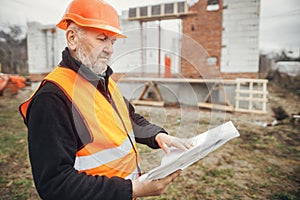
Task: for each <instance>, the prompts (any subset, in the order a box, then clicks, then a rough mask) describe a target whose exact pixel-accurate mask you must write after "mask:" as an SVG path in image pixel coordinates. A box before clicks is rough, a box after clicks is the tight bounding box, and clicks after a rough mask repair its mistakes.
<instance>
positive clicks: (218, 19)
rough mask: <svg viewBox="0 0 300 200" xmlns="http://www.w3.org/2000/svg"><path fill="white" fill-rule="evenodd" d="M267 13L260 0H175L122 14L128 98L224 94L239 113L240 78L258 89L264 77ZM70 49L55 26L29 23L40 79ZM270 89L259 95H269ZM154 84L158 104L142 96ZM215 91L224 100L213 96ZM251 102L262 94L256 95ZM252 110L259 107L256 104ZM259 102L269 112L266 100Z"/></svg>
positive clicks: (119, 62)
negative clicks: (262, 34)
mask: <svg viewBox="0 0 300 200" xmlns="http://www.w3.org/2000/svg"><path fill="white" fill-rule="evenodd" d="M259 13H260V0H243V1H238V0H205V1H195V0H194V1H174V2H172V1H168V2H167V3H163V4H158V5H147V6H141V7H133V8H129V10H126V11H123V12H122V15H121V16H120V23H121V29H122V31H123V32H124V34H125V35H127V36H128V38H126V39H120V40H118V41H117V42H116V43H115V45H114V54H113V57H112V59H111V66H112V68H113V70H114V72H115V73H114V78H115V79H118V80H119V84H120V87H121V89H122V90H123V92H124V94H125V96H126V97H127V98H129V99H138V100H139V101H137V102H136V103H141V102H144V103H146V102H150V103H148V104H151V105H164V103H165V102H174V101H176V102H179V103H185V104H191V105H195V102H196V103H197V102H199V101H204V102H206V103H207V102H208V100H209V99H210V102H209V103H212V100H211V99H212V98H216V99H218V101H219V100H221V101H223V102H225V103H226V105H225V109H227V108H228V109H229V110H233V107H231V104H230V102H231V103H233V102H234V101H235V102H236V101H237V99H239V97H237V94H236V93H235V88H236V79H237V78H247V79H251V80H250V82H249V80H246V82H247V83H246V84H247V86H249V89H250V90H253V88H255V87H256V83H257V82H253V81H252V79H256V78H258V70H259V66H258V65H259V44H258V40H259ZM171 25H172V26H171ZM170 27H171V28H170ZM65 46H66V43H65V41H64V32H62V31H60V30H58V29H56V28H55V26H54V25H53V26H43V25H40V24H37V23H29V24H28V58H29V72H30V75H31V77H32V80H39V79H40V78H41V77H42V76H43V75H45V74H46V73H48V72H50V71H51V70H52V69H53V68H54V67H55V66H56V65H57V63H58V62H59V60H60V56H61V51H62V50H63V48H64V47H65ZM40 75H42V76H40ZM141 77H142V78H141ZM225 79H226V80H225ZM244 81H245V80H244ZM242 82H243V81H242ZM242 82H241V83H242ZM145 83H147V84H146V85H145ZM263 83H264V84H265V81H263ZM158 84H159V85H158ZM221 84H222V85H224V84H225V85H226V84H228V85H231V86H228V87H227V89H226V90H227V93H228V94H230V95H227V96H230V97H231V98H228V97H227V96H226V95H225V96H224V95H223V94H222V95H221V96H222V97H220V94H219V91H220V89H221V90H223V92H224V87H223V86H222V87H220V85H221ZM257 84H258V85H261V84H262V83H257ZM254 85H255V86H254ZM264 87H266V86H262V88H263V89H262V91H261V92H258V93H259V95H261V96H263V97H265V96H266V94H265V93H266V88H264ZM149 88H152V93H153V94H154V96H156V100H155V101H156V103H155V102H153V101H152V102H151V101H142V100H143V99H146V98H145V95H146V96H147V95H149V94H148V93H149V91H148V89H149ZM212 88H215V90H216V93H217V97H213V94H212V90H214V89H212ZM229 88H231V89H229ZM233 88H234V89H233ZM190 90H192V91H193V95H194V97H193V98H191V97H190V95H189V94H190ZM195 91H196V92H195ZM199 91H204V92H199ZM205 91H206V92H205ZM207 91H210V92H209V93H210V95H208V96H207V95H205V93H207ZM150 96H151V91H150ZM186 96H188V98H186ZM234 97H236V98H235V99H234ZM247 98H248V97H247ZM241 99H243V98H241ZM249 99H255V98H254V97H253V95H252V96H251V97H249ZM264 99H265V98H264ZM247 101H248V100H247ZM260 101H261V102H264V103H265V101H266V100H259V101H258V102H260ZM157 102H160V103H157ZM146 104H147V103H146ZM197 104H198V103H197ZM238 104H239V103H238ZM207 105H208V104H206V105H204V106H207ZM236 106H237V107H239V105H236ZM208 107H211V105H208ZM247 107H248V108H251V109H252V108H253V107H255V105H254V104H253V103H252V102H250V101H249V102H248V103H247ZM258 107H260V108H262V110H263V112H265V110H264V108H263V107H265V105H264V104H262V105H259V106H258Z"/></svg>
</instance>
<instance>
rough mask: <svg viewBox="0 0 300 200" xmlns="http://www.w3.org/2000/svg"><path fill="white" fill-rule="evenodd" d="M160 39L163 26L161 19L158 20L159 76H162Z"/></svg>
mask: <svg viewBox="0 0 300 200" xmlns="http://www.w3.org/2000/svg"><path fill="white" fill-rule="evenodd" d="M160 40H161V27H160V20H158V77H160V63H161V61H160V48H161V47H160Z"/></svg>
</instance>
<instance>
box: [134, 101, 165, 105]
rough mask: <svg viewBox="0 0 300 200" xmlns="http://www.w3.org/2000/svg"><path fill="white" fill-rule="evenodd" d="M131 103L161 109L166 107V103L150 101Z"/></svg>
mask: <svg viewBox="0 0 300 200" xmlns="http://www.w3.org/2000/svg"><path fill="white" fill-rule="evenodd" d="M131 103H132V104H134V105H145V106H160V107H163V106H164V105H165V102H164V101H150V100H132V101H131Z"/></svg>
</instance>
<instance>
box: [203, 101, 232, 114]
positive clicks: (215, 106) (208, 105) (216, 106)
mask: <svg viewBox="0 0 300 200" xmlns="http://www.w3.org/2000/svg"><path fill="white" fill-rule="evenodd" d="M198 107H200V108H209V109H216V110H224V111H228V112H233V111H234V108H233V107H232V106H227V105H220V104H212V103H204V102H199V103H198Z"/></svg>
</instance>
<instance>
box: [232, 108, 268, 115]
mask: <svg viewBox="0 0 300 200" xmlns="http://www.w3.org/2000/svg"><path fill="white" fill-rule="evenodd" d="M234 111H237V112H245V113H255V114H266V113H267V111H263V110H253V109H252V110H249V109H245V108H238V109H235V110H234Z"/></svg>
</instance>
